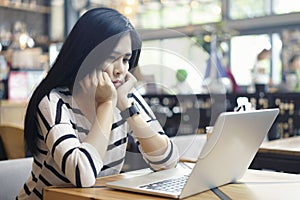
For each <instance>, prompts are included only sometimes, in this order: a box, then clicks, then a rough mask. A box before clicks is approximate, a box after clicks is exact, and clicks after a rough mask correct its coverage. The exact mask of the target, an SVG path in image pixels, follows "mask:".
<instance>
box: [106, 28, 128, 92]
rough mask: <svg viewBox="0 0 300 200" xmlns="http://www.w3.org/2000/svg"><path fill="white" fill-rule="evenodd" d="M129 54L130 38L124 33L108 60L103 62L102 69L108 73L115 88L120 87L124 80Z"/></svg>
mask: <svg viewBox="0 0 300 200" xmlns="http://www.w3.org/2000/svg"><path fill="white" fill-rule="evenodd" d="M131 54H132V49H131V39H130V35H129V34H126V36H124V37H122V38H121V39H120V41H119V42H118V44H117V46H116V47H115V49H114V50H113V52H112V54H111V55H110V57H109V59H108V61H106V62H105V65H104V70H103V71H104V72H106V73H107V74H108V75H109V77H110V79H111V81H112V82H113V84H114V86H115V87H116V88H118V87H120V86H121V85H122V84H123V83H124V82H125V80H126V75H127V73H128V70H129V60H130V58H131Z"/></svg>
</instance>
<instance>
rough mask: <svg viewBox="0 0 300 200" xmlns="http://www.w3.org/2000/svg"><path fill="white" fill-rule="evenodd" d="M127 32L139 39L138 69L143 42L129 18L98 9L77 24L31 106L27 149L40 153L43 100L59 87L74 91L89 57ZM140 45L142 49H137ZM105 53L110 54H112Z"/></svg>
mask: <svg viewBox="0 0 300 200" xmlns="http://www.w3.org/2000/svg"><path fill="white" fill-rule="evenodd" d="M126 31H127V32H130V36H131V38H133V37H134V38H135V39H134V40H133V39H132V43H135V44H134V46H135V48H132V57H131V59H130V61H129V67H130V70H132V69H133V68H135V67H136V66H137V63H138V60H139V54H140V47H141V40H140V38H139V35H138V33H137V32H136V30H135V29H134V27H133V26H132V25H131V23H130V22H129V21H128V19H127V18H126V17H124V16H123V15H122V14H120V13H119V12H117V11H116V10H114V9H110V8H95V9H91V10H89V11H87V12H86V13H85V14H84V15H83V16H82V17H81V18H80V19H79V20H78V21H77V23H76V24H75V25H74V27H73V29H72V31H71V32H70V34H69V35H68V37H67V38H66V40H65V42H64V44H63V46H62V48H61V50H60V53H59V54H58V56H57V58H56V60H55V62H54V64H53V66H52V67H51V68H50V70H49V72H48V73H47V76H46V77H45V78H44V79H43V80H42V81H41V83H40V84H39V85H38V86H37V88H36V89H35V91H34V92H33V94H32V96H31V99H30V101H29V103H28V107H27V111H26V115H25V124H24V135H25V143H26V148H27V149H28V150H29V151H30V153H31V154H33V155H35V154H36V153H37V138H38V135H39V125H38V119H37V111H38V104H39V102H40V101H41V99H42V98H43V97H44V96H45V95H47V94H48V93H49V92H50V91H51V90H52V89H53V88H56V87H68V88H69V89H70V90H72V87H73V85H74V81H75V79H76V76H77V73H78V70H79V68H80V66H81V64H82V62H83V61H84V59H85V58H86V57H87V55H88V54H89V53H90V52H91V51H92V50H93V49H94V48H95V47H96V46H97V45H99V44H100V43H101V42H103V41H105V40H106V39H108V38H109V37H112V36H114V35H117V34H120V33H123V32H126ZM137 38H138V39H137ZM137 46H138V47H139V48H136V47H137ZM108 51H109V50H108ZM103 53H106V54H107V53H108V52H103ZM87 73H88V71H87ZM27 153H29V152H27Z"/></svg>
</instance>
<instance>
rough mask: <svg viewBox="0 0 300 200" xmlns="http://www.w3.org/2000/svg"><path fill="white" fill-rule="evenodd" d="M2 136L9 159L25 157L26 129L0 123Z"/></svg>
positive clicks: (0, 134) (0, 135)
mask: <svg viewBox="0 0 300 200" xmlns="http://www.w3.org/2000/svg"><path fill="white" fill-rule="evenodd" d="M0 137H1V140H2V144H3V147H4V151H5V154H6V157H7V159H16V158H25V142H24V130H23V129H22V128H20V127H17V126H14V125H8V124H2V125H0Z"/></svg>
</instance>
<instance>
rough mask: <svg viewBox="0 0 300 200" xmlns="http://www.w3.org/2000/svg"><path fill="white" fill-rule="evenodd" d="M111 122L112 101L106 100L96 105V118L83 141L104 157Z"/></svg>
mask: <svg viewBox="0 0 300 200" xmlns="http://www.w3.org/2000/svg"><path fill="white" fill-rule="evenodd" d="M112 123H113V102H112V101H107V102H104V103H102V104H100V105H98V106H97V108H96V119H95V120H94V122H93V125H92V128H91V130H90V132H89V134H88V136H87V137H86V139H85V141H84V142H87V143H89V144H91V145H93V146H94V147H95V148H96V149H97V151H98V153H99V154H100V156H101V158H102V159H104V156H105V153H106V150H107V146H108V142H109V137H110V132H111V127H112Z"/></svg>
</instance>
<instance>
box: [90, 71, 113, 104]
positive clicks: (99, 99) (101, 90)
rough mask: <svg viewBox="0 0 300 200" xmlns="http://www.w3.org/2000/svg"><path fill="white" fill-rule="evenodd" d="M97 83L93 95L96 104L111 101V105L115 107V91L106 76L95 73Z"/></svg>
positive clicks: (105, 74)
mask: <svg viewBox="0 0 300 200" xmlns="http://www.w3.org/2000/svg"><path fill="white" fill-rule="evenodd" d="M97 81H98V84H97V88H96V93H95V100H96V103H97V104H98V105H100V104H102V103H105V102H107V101H112V103H113V105H114V106H116V102H117V91H116V88H115V86H114V84H113V83H112V82H111V79H110V78H109V76H108V74H107V73H106V72H103V71H100V72H99V73H97Z"/></svg>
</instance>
